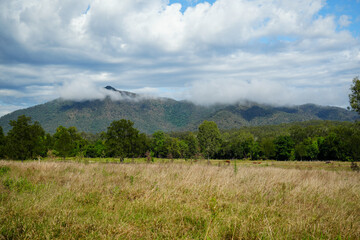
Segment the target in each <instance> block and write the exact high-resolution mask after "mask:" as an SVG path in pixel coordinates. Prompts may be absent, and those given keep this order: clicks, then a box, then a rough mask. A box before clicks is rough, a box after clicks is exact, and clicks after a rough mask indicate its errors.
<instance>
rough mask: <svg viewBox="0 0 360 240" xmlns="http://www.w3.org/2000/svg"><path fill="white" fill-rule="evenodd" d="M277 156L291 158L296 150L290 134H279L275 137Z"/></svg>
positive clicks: (277, 157)
mask: <svg viewBox="0 0 360 240" xmlns="http://www.w3.org/2000/svg"><path fill="white" fill-rule="evenodd" d="M274 143H275V158H276V159H277V160H281V161H284V160H290V159H291V158H292V154H293V151H294V142H293V140H292V139H291V137H290V136H279V137H277V138H276V139H275V142H274Z"/></svg>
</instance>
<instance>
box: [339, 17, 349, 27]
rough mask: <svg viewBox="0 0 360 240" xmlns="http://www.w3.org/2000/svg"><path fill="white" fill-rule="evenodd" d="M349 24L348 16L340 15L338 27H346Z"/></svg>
mask: <svg viewBox="0 0 360 240" xmlns="http://www.w3.org/2000/svg"><path fill="white" fill-rule="evenodd" d="M350 24H351V17H350V16H348V15H341V16H340V18H339V25H340V27H348V26H349V25H350Z"/></svg>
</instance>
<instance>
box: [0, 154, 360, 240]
mask: <svg viewBox="0 0 360 240" xmlns="http://www.w3.org/2000/svg"><path fill="white" fill-rule="evenodd" d="M82 161H83V162H74V161H72V162H61V161H50V160H47V161H41V162H38V161H26V162H16V161H0V239H360V174H359V172H355V171H351V169H350V167H349V166H350V164H349V163H340V162H332V163H330V164H326V163H324V162H275V161H262V162H260V161H255V162H253V161H237V162H236V164H234V162H233V163H232V164H231V165H229V166H227V165H226V164H224V162H220V161H211V164H210V165H208V164H207V163H206V161H199V162H195V163H194V162H185V161H174V162H170V161H166V160H160V159H157V160H156V161H155V162H154V163H145V162H143V161H139V160H135V161H133V160H131V159H127V160H126V163H124V164H118V163H111V161H110V160H106V161H108V162H109V163H100V162H96V163H91V162H89V161H88V160H86V161H84V160H82Z"/></svg>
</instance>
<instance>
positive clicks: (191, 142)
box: [183, 132, 199, 158]
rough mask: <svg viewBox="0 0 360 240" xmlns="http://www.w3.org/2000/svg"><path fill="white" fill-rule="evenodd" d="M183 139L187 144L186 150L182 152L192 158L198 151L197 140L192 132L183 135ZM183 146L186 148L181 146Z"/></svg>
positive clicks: (186, 156)
mask: <svg viewBox="0 0 360 240" xmlns="http://www.w3.org/2000/svg"><path fill="white" fill-rule="evenodd" d="M183 141H184V142H185V144H186V145H187V151H186V152H185V153H184V156H183V157H185V158H192V157H194V156H195V155H196V154H198V153H199V142H198V140H197V138H196V136H195V134H193V133H192V132H189V133H188V134H186V135H185V137H184V139H183ZM183 148H186V147H185V146H183Z"/></svg>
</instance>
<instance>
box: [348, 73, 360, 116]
mask: <svg viewBox="0 0 360 240" xmlns="http://www.w3.org/2000/svg"><path fill="white" fill-rule="evenodd" d="M350 90H351V93H350V94H349V101H350V107H351V110H353V111H356V112H357V113H359V114H360V79H359V77H355V78H354V79H353V82H352V85H351V87H350Z"/></svg>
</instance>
